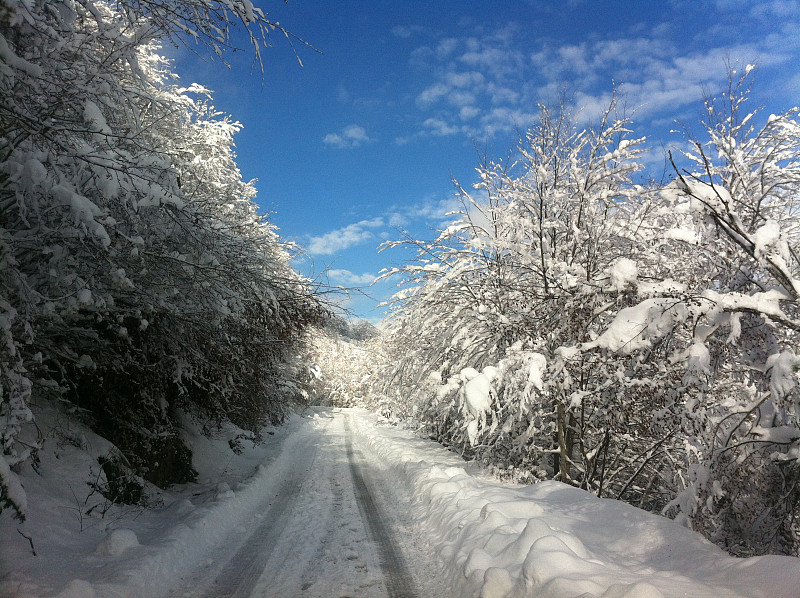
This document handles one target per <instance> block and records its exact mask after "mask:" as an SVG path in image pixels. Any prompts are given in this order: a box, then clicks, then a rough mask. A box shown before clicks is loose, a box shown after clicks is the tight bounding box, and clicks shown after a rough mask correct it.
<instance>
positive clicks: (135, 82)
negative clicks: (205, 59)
mask: <svg viewBox="0 0 800 598" xmlns="http://www.w3.org/2000/svg"><path fill="white" fill-rule="evenodd" d="M237 18H238V19H239V20H241V21H242V22H243V23H244V24H245V25H248V26H249V25H250V24H255V25H256V27H263V26H266V25H267V24H268V23H267V21H266V20H265V18H264V15H263V14H262V13H261V11H259V10H257V9H254V8H253V6H252V4H251V3H250V2H249V1H248V0H234V1H232V2H228V3H226V8H223V7H220V6H219V5H218V3H216V2H209V1H206V0H174V1H172V2H164V3H139V2H114V3H110V2H104V1H102V0H89V1H86V2H68V1H62V0H55V1H53V2H34V3H29V2H18V1H17V0H1V1H0V93H1V94H2V97H3V110H2V111H0V206H2V209H0V269H1V270H2V276H0V337H1V338H2V343H0V417H2V421H1V422H0V434H2V440H3V451H2V453H3V454H2V457H0V459H2V461H3V465H2V466H0V472H2V474H3V476H2V478H0V481H2V483H3V484H2V487H3V488H4V490H3V492H4V493H3V495H2V496H3V500H4V502H5V503H6V504H8V502H11V503H12V504H13V505H14V508H16V509H17V511H18V512H19V514H22V503H20V502H19V500H17V499H16V498H14V497H16V496H18V493H13V494H10V493H9V489H10V488H12V487H13V486H14V485H15V483H16V482H15V480H14V479H13V477H14V473H13V471H11V470H10V468H11V467H13V466H15V465H17V464H21V463H22V462H24V461H25V459H26V458H27V457H28V456H29V455H30V454H31V451H32V450H35V448H36V447H35V446H33V447H26V446H23V445H22V444H21V443H20V436H19V434H18V432H19V428H20V426H21V425H23V424H24V423H25V422H26V421H29V420H30V418H31V414H30V411H29V405H30V404H31V401H33V400H45V399H46V398H48V397H52V396H58V397H62V398H65V399H68V400H70V401H72V402H74V403H75V404H77V405H78V406H81V407H84V408H86V409H88V410H89V411H90V412H91V413H92V415H93V421H92V424H93V425H94V426H95V427H96V429H98V430H100V431H101V432H102V433H103V434H106V435H107V436H108V437H109V439H111V440H112V441H113V442H115V443H118V444H119V448H120V450H121V451H122V452H123V453H125V455H126V458H127V459H128V462H129V463H130V465H131V467H133V468H134V470H135V471H136V473H137V474H138V475H141V476H143V477H145V478H146V479H150V480H151V481H154V482H156V483H160V484H168V483H171V482H174V481H180V480H185V479H187V477H191V460H190V459H187V457H186V450H185V447H184V446H183V443H182V441H181V440H180V437H179V435H178V434H177V432H176V418H175V410H176V409H178V408H199V409H202V410H204V411H205V412H207V413H210V414H211V415H213V416H216V417H218V418H220V419H230V420H232V421H235V422H236V423H237V424H238V425H240V426H243V427H246V428H250V429H257V428H258V426H260V425H261V424H262V423H263V422H264V421H265V420H268V419H274V420H278V419H281V418H282V417H283V413H284V411H285V409H286V408H287V405H289V404H291V403H293V402H297V401H302V400H304V398H303V396H302V394H301V393H299V391H298V389H297V388H296V385H295V384H294V381H293V376H294V372H295V370H296V369H297V368H299V367H300V366H299V365H298V362H297V360H296V353H297V351H298V349H299V348H300V346H301V344H302V342H303V338H304V330H305V329H306V327H308V326H309V325H312V324H316V323H318V322H319V321H320V320H321V318H322V317H323V316H324V310H323V309H322V308H321V307H320V305H319V304H318V302H317V301H316V299H315V298H314V297H313V295H312V293H311V291H310V290H309V286H308V285H307V283H306V282H305V281H304V280H303V279H301V278H300V277H299V276H298V275H297V274H296V273H295V272H294V271H293V270H292V268H291V266H290V264H289V259H290V256H289V251H288V249H289V248H288V247H286V246H285V245H283V244H282V243H281V241H280V239H279V237H278V235H277V234H276V232H275V230H274V228H273V227H272V226H271V225H270V224H269V223H268V222H266V221H265V220H264V219H263V218H262V217H261V216H259V215H258V214H257V211H256V206H255V204H254V203H253V198H254V196H255V188H254V187H253V185H252V184H251V183H248V182H245V181H243V180H242V178H241V174H240V172H239V170H238V168H237V166H236V162H235V156H234V153H233V150H232V140H233V135H234V134H235V133H236V131H238V130H239V127H240V126H239V124H238V123H235V122H231V121H230V120H229V119H228V118H226V117H224V116H223V115H221V114H219V113H218V112H216V111H215V109H214V107H213V105H212V104H211V100H210V94H209V93H208V92H207V90H205V89H204V88H202V87H201V86H199V85H190V86H188V87H184V86H181V85H179V84H178V81H177V77H176V76H175V75H174V74H173V73H172V72H171V70H170V65H169V63H168V61H166V60H165V59H163V58H162V57H160V56H159V55H158V45H157V44H158V38H159V36H160V35H164V34H174V33H175V32H176V31H184V32H188V33H189V34H190V35H191V34H192V31H193V32H194V34H195V36H196V37H198V38H199V39H202V40H204V41H205V42H206V43H208V44H209V45H211V46H212V47H216V48H217V49H218V48H219V46H224V44H225V43H227V37H226V36H227V33H226V31H227V23H228V22H229V20H231V19H234V20H235V19H237ZM220 19H221V21H220ZM221 23H222V24H221ZM7 471H8V472H9V473H6V472H7Z"/></svg>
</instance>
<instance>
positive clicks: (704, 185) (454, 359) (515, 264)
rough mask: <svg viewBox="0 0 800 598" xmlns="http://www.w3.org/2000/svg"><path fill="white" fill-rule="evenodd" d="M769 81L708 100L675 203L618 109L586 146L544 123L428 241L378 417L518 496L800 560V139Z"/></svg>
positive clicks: (409, 270)
mask: <svg viewBox="0 0 800 598" xmlns="http://www.w3.org/2000/svg"><path fill="white" fill-rule="evenodd" d="M750 70H751V67H748V68H747V69H746V70H745V72H744V74H741V75H737V74H736V73H735V72H734V71H732V72H731V74H730V82H729V86H728V89H726V90H725V93H723V94H722V95H721V96H720V97H719V98H717V99H712V98H709V99H708V100H707V101H706V103H705V118H704V119H703V122H702V127H703V130H704V131H705V138H702V139H699V140H694V139H688V140H687V143H686V144H685V145H684V146H683V147H685V148H687V149H686V151H685V152H683V153H682V154H681V155H675V156H669V157H668V159H669V160H670V161H671V163H670V165H669V169H670V170H671V171H672V177H671V179H672V180H671V182H670V183H669V184H656V183H649V182H644V178H643V176H642V175H641V174H640V173H641V172H642V170H643V167H642V165H641V160H642V158H643V153H644V151H645V149H646V145H645V139H640V138H637V137H636V136H635V135H634V134H633V130H632V124H631V121H630V120H629V119H628V118H626V116H625V115H624V114H621V109H620V104H619V103H618V102H617V100H616V99H615V100H613V101H612V102H611V103H610V105H609V107H608V109H607V110H606V112H605V113H604V114H603V115H602V117H601V118H600V122H599V123H598V124H597V125H596V126H593V127H587V128H581V127H578V126H577V125H576V124H575V122H574V120H573V119H572V118H571V115H570V113H569V111H568V110H567V108H566V107H565V106H564V105H562V106H560V107H556V108H547V107H542V108H541V112H540V118H539V121H538V123H537V124H536V125H534V126H533V127H532V128H531V129H530V130H529V131H528V132H527V134H526V136H525V138H524V139H523V140H522V142H521V144H520V147H519V152H518V154H517V156H516V157H515V158H514V159H513V160H511V161H508V162H503V163H494V162H489V161H487V162H486V163H484V164H482V165H481V166H480V167H479V168H478V175H479V183H478V184H477V185H476V186H475V189H474V190H466V189H460V190H459V192H460V196H461V198H462V206H463V208H462V209H461V211H460V212H459V213H457V214H456V215H455V217H454V220H453V222H452V224H451V225H450V226H448V227H446V228H445V229H444V230H442V231H441V232H440V234H439V236H438V238H436V239H435V240H433V241H421V240H420V241H412V242H410V244H411V245H412V246H413V247H415V248H416V249H417V250H418V259H417V260H416V261H414V262H413V263H409V264H407V265H406V266H404V267H402V268H399V269H398V270H397V271H396V272H395V274H399V275H401V276H404V280H405V283H404V287H405V288H404V289H403V290H402V291H401V293H400V294H398V295H397V296H396V298H395V311H394V314H393V317H392V321H391V323H390V325H389V327H388V329H387V330H386V331H385V332H384V337H383V339H381V341H380V342H379V344H378V346H376V352H375V355H383V364H384V365H383V368H382V371H381V372H380V375H378V376H375V377H373V379H372V385H373V386H372V401H373V402H374V404H375V405H378V404H380V405H381V406H382V408H384V409H386V407H387V405H388V406H389V409H390V410H391V412H392V413H394V414H395V415H398V416H402V417H408V418H411V419H413V420H415V421H416V422H418V423H419V424H421V425H423V426H424V428H425V429H426V430H427V432H428V433H429V434H430V435H431V436H432V437H434V438H435V439H437V440H438V441H440V442H442V443H444V444H445V445H448V446H450V447H453V449H454V450H457V451H459V452H461V453H462V454H463V455H464V456H466V457H470V458H475V459H479V460H482V461H484V462H486V463H488V464H491V465H493V466H494V467H497V468H499V469H500V470H501V471H503V472H505V473H506V474H507V475H513V476H514V477H516V478H518V479H527V480H529V481H536V480H540V479H557V480H561V481H564V482H566V483H568V484H573V485H575V486H578V487H580V488H584V489H586V490H588V491H590V492H593V493H595V494H597V495H598V496H602V497H610V498H616V499H620V500H624V501H627V502H629V503H631V504H634V505H637V506H640V507H642V508H644V509H647V510H651V511H656V512H662V513H664V514H666V515H668V516H670V517H673V518H676V519H679V520H681V521H683V522H685V523H686V524H687V525H690V526H691V527H692V528H694V529H696V530H699V531H701V532H702V533H704V534H705V535H706V536H707V537H708V538H710V539H712V540H713V541H715V542H717V543H718V544H720V545H721V546H723V547H725V548H726V549H728V550H729V551H730V552H731V553H734V554H741V555H745V554H760V553H767V552H773V553H786V554H797V551H798V549H800V521H798V509H800V490H799V489H798V482H800V465H799V464H798V457H800V428H799V427H798V416H799V415H800V403H798V399H800V393H798V387H797V374H796V370H797V366H798V364H800V360H798V357H797V356H796V355H795V353H794V352H793V349H794V347H795V346H796V345H797V342H798V331H800V313H799V312H798V303H797V300H798V296H800V281H799V280H798V279H797V277H798V268H799V267H800V262H799V261H798V253H797V241H798V234H799V232H800V229H799V225H800V213H799V212H798V210H799V209H800V195H798V192H799V191H800V186H798V184H799V183H800V123H799V122H798V118H797V116H798V110H797V109H793V110H790V111H788V112H786V113H784V114H779V115H771V116H768V117H766V116H765V115H763V114H761V113H760V112H759V111H758V110H757V109H755V108H748V106H750V104H751V103H752V100H751V99H750V93H749V79H750V76H749V75H750ZM404 243H409V242H404Z"/></svg>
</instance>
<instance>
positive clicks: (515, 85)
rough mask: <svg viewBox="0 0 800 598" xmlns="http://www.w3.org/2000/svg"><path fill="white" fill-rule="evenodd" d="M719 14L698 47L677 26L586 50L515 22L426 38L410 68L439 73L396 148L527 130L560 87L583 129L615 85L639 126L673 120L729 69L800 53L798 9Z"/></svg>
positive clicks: (794, 5)
mask: <svg viewBox="0 0 800 598" xmlns="http://www.w3.org/2000/svg"><path fill="white" fill-rule="evenodd" d="M672 2H673V3H680V4H683V0H672ZM716 6H717V13H718V14H715V17H716V20H715V21H714V24H713V25H712V26H713V27H716V30H715V31H716V34H713V35H712V34H710V33H709V34H707V35H704V36H703V37H702V40H701V39H700V38H699V37H698V38H697V39H692V38H691V37H683V36H681V35H679V34H680V31H678V30H677V29H676V28H677V27H679V25H677V24H674V23H671V22H667V23H661V24H659V25H655V26H651V27H647V26H645V25H635V26H632V27H630V28H629V29H628V30H627V31H625V30H619V31H616V32H615V33H614V34H611V35H608V36H605V37H599V36H592V37H590V38H588V39H587V40H586V41H583V42H580V43H560V44H559V43H555V42H554V41H553V39H552V38H547V37H545V36H542V37H540V38H531V37H530V36H528V35H527V34H526V32H525V31H523V30H522V29H521V28H519V27H516V26H515V25H513V24H511V25H508V26H506V27H503V28H501V29H496V30H489V29H487V28H476V29H475V30H474V31H472V32H471V34H470V35H466V36H463V37H452V36H449V37H443V38H441V39H439V40H430V39H429V40H428V43H427V44H426V45H424V46H419V47H418V48H416V49H415V50H414V51H413V52H412V53H411V55H410V57H409V62H410V65H411V66H412V68H417V69H418V70H419V72H420V73H431V72H432V73H433V75H432V76H430V75H428V76H427V79H426V78H425V75H422V76H421V78H420V79H419V80H420V81H421V82H422V86H421V88H420V89H419V90H418V91H417V92H416V93H415V95H413V99H414V102H415V105H416V108H417V109H418V110H419V117H418V121H417V127H416V130H414V131H413V132H409V133H408V134H406V135H404V136H400V137H398V138H397V139H396V140H395V142H396V143H398V144H404V143H409V142H411V141H413V140H415V139H419V138H424V137H430V136H434V137H435V136H446V135H456V134H461V135H465V136H469V137H477V138H481V137H483V136H484V135H492V134H494V133H498V132H511V131H514V130H516V129H517V128H519V127H523V128H524V127H527V126H529V125H530V124H531V122H532V121H531V120H530V117H531V115H532V114H535V113H536V112H537V109H536V106H537V104H539V103H551V102H552V101H554V100H555V101H558V93H557V91H558V90H559V89H567V90H568V91H569V92H570V93H571V94H572V96H571V97H572V99H573V100H574V105H573V106H571V107H572V108H573V110H574V112H575V113H576V115H577V117H578V119H579V121H581V122H584V123H589V122H591V121H592V119H593V118H595V117H596V116H597V114H598V112H599V111H600V108H601V104H603V103H606V106H607V101H608V98H609V95H610V92H611V90H612V87H613V86H616V88H617V91H618V92H619V93H620V94H621V95H622V96H624V100H625V101H626V104H627V106H629V107H630V108H635V109H636V110H637V112H636V115H637V118H638V119H658V118H663V117H664V116H665V115H667V114H668V113H669V115H670V116H671V117H673V118H674V117H675V116H676V115H677V114H679V113H680V112H681V110H683V109H688V108H689V107H690V106H691V105H696V104H698V103H699V102H700V101H701V99H702V97H703V94H704V93H708V92H711V93H713V92H715V91H716V89H717V88H719V87H721V86H722V85H724V84H725V82H726V77H727V72H726V69H727V64H728V63H733V64H736V63H737V62H742V63H750V62H753V63H756V64H758V65H759V66H761V67H764V66H771V67H779V66H781V65H784V64H787V65H788V64H789V63H790V61H791V60H792V57H793V56H796V55H797V52H798V51H799V50H800V36H798V35H797V27H798V26H799V25H800V2H798V1H796V0H763V1H756V0H754V1H753V2H749V3H742V2H740V1H738V0H717V5H716ZM712 10H713V9H712ZM742 19H749V23H750V24H752V22H754V21H758V22H761V23H762V24H763V29H764V35H755V36H754V35H752V34H751V35H748V36H745V35H737V33H736V32H737V31H738V29H737V28H738V27H743V25H741V23H742ZM776 19H777V21H776ZM743 31H744V30H743ZM676 40H680V41H676ZM732 40H737V41H733V42H732ZM740 40H746V41H740ZM715 41H716V42H717V43H715ZM709 42H710V43H709ZM789 75H790V73H786V75H785V79H787V84H788V80H789V79H790V76H789Z"/></svg>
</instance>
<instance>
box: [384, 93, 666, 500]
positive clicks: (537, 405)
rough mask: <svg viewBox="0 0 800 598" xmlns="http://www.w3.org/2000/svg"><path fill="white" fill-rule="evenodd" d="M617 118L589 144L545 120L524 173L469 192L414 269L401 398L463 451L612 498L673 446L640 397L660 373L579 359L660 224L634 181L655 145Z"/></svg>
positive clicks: (405, 307)
mask: <svg viewBox="0 0 800 598" xmlns="http://www.w3.org/2000/svg"><path fill="white" fill-rule="evenodd" d="M617 108H618V104H617V102H616V101H613V102H612V103H611V104H610V106H609V108H608V110H607V111H606V112H605V113H604V114H603V116H602V118H601V119H600V123H599V125H598V126H597V127H596V128H594V129H583V130H582V129H579V128H578V127H576V126H575V124H574V121H572V120H571V119H570V117H569V114H568V112H567V110H566V109H565V107H563V106H562V107H561V108H560V109H557V110H551V109H549V108H547V107H542V108H541V113H540V120H539V122H538V124H537V125H536V126H534V127H533V128H532V129H531V130H530V131H529V132H528V134H527V136H526V139H525V140H524V143H523V144H522V145H521V147H520V156H519V159H518V160H517V161H516V162H514V163H513V164H495V163H487V164H485V165H483V166H482V167H481V168H480V169H479V171H478V172H479V176H480V183H479V184H478V185H476V187H477V192H476V193H474V194H469V193H467V192H466V191H465V190H463V189H460V193H461V197H462V200H463V206H464V208H463V209H462V210H461V211H460V212H459V213H458V214H457V219H456V220H455V221H454V223H453V224H452V225H451V226H449V227H447V228H446V229H445V230H444V231H442V233H441V234H440V235H439V237H438V238H437V239H436V240H435V241H434V242H433V243H423V242H416V245H417V246H418V248H419V259H418V261H417V262H416V263H413V264H409V265H408V266H405V267H403V268H401V269H400V271H401V272H402V273H403V274H405V275H406V280H407V288H406V289H405V290H404V291H402V292H401V294H399V295H398V296H397V297H396V299H397V302H398V305H399V306H400V309H399V312H398V314H397V316H396V317H395V322H394V324H393V326H392V327H390V328H389V330H387V335H388V336H389V337H390V338H395V339H396V341H395V343H394V344H395V349H394V354H390V358H389V361H388V363H389V364H391V365H390V372H389V373H388V377H387V380H388V382H387V384H386V386H385V391H386V392H392V393H393V396H394V397H396V401H397V403H398V404H399V405H400V410H402V411H404V412H407V413H410V414H413V415H414V416H415V417H418V418H419V419H420V420H422V421H423V422H427V423H428V425H429V426H430V427H431V428H432V432H433V433H434V434H435V435H436V436H437V437H438V438H439V439H440V440H442V441H443V442H445V443H447V444H452V445H455V446H458V447H460V448H461V449H462V450H463V451H465V452H466V453H468V454H474V455H478V456H482V457H484V458H486V459H487V460H489V461H492V462H495V463H501V464H503V465H504V466H507V467H512V466H513V467H520V466H521V467H523V468H525V469H527V470H528V471H533V472H534V474H535V475H536V476H556V477H558V478H559V479H562V480H565V481H571V482H575V483H579V484H581V485H583V486H584V487H587V488H591V489H593V490H595V491H600V492H603V491H604V490H605V492H606V493H608V492H609V491H610V490H611V489H613V488H614V484H616V489H617V490H623V489H624V491H625V492H628V491H630V490H631V487H630V484H629V483H628V479H629V478H626V477H625V475H626V473H627V474H631V473H632V471H633V472H635V471H636V470H637V468H639V467H640V465H641V463H642V461H647V462H648V463H651V460H648V459H647V458H646V453H647V449H648V447H649V446H652V445H654V444H657V443H658V442H659V441H662V438H661V436H659V433H658V432H657V431H656V430H654V429H652V428H653V426H652V425H651V424H652V422H651V420H650V418H649V415H650V413H649V412H648V411H647V410H646V409H644V408H643V404H644V403H645V402H646V401H647V400H648V399H652V395H651V394H649V393H648V390H647V389H645V388H641V386H639V385H637V384H634V383H633V382H629V383H626V382H625V380H628V381H630V379H631V376H632V375H631V372H630V370H631V369H632V368H633V369H635V368H637V367H639V368H642V367H654V366H651V365H650V364H649V363H648V364H631V363H629V361H628V360H624V359H620V358H617V357H613V356H612V357H610V358H606V357H603V356H599V355H593V354H586V355H585V356H582V357H579V358H574V357H575V355H576V354H577V351H576V350H574V347H575V346H577V345H580V344H581V343H584V342H589V341H590V340H592V339H593V338H594V337H595V336H596V335H597V334H599V332H600V331H601V330H602V324H603V321H604V317H606V316H605V314H606V313H607V312H608V310H609V309H610V308H611V307H613V306H614V305H616V304H617V303H618V302H624V301H625V300H626V299H625V296H626V292H627V291H629V290H630V289H632V288H633V286H634V285H635V283H636V282H637V280H638V277H639V275H640V273H639V272H638V270H637V267H636V264H635V263H634V262H633V261H632V260H631V259H630V257H629V256H631V255H633V254H635V253H636V252H637V251H639V250H640V248H639V245H640V244H641V241H640V240H639V238H638V237H637V236H636V231H637V229H638V227H641V226H644V225H645V224H646V223H647V222H649V219H650V218H651V217H652V214H653V213H654V211H655V210H654V207H653V202H652V198H653V195H652V193H651V192H650V191H649V190H648V189H645V188H643V187H641V186H639V185H636V184H634V182H633V180H632V175H633V174H634V173H635V172H636V171H637V170H638V169H639V168H640V166H639V165H638V164H637V162H636V158H637V157H638V156H639V154H640V153H641V145H642V143H643V140H642V139H635V138H631V137H630V130H629V121H628V119H626V118H624V117H617V116H616V110H617ZM641 274H642V275H644V274H645V273H644V272H643V273H641ZM621 379H622V382H620V380H621ZM612 381H613V383H612ZM392 387H395V388H396V390H392ZM406 397H408V398H406ZM623 397H624V398H623ZM662 400H664V401H666V400H668V398H667V397H663V399H662ZM637 401H638V403H637ZM621 405H625V407H624V408H623V407H621ZM637 405H638V406H637ZM634 427H637V428H640V431H639V433H638V434H631V433H630V430H631V429H632V428H634ZM645 432H646V433H645ZM609 445H611V447H612V450H611V452H609V450H608V447H609ZM552 455H556V457H555V458H553V457H552ZM612 455H613V458H612ZM606 461H608V467H606ZM612 461H613V462H614V466H613V467H612V465H611V463H612ZM631 468H632V469H631ZM604 484H605V488H604Z"/></svg>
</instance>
